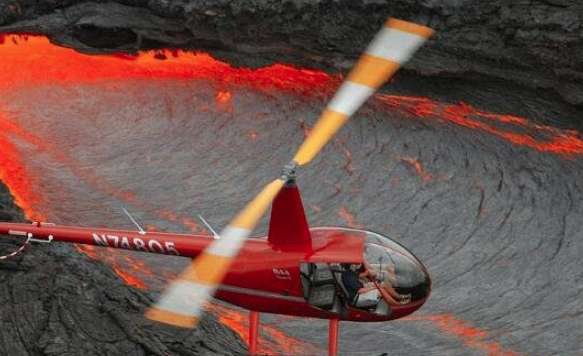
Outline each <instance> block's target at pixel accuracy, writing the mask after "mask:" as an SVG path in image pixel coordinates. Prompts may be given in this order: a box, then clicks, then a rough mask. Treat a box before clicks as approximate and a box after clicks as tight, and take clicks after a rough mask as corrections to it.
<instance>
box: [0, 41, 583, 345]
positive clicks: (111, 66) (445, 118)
mask: <svg viewBox="0 0 583 356" xmlns="http://www.w3.org/2000/svg"><path fill="white" fill-rule="evenodd" d="M0 58H1V60H0V90H15V89H18V88H25V87H35V86H39V85H45V84H51V85H55V84H57V85H77V84H83V83H94V82H103V81H107V80H111V79H119V80H128V79H147V80H157V79H176V80H206V81H210V82H212V83H216V84H217V87H218V88H222V87H223V85H224V84H228V85H231V86H233V85H237V86H244V87H247V88H250V89H253V90H257V91H261V92H266V93H273V91H278V92H282V93H293V94H299V95H304V96H311V97H314V96H316V97H320V96H322V97H329V96H330V95H331V94H332V93H333V91H334V90H335V89H336V88H337V87H338V85H339V84H340V82H341V77H340V76H333V75H329V74H326V73H324V72H321V71H314V70H306V69H300V68H295V67H291V66H286V65H280V64H276V65H272V66H268V67H265V68H260V69H247V68H235V67H232V66H230V65H229V64H227V63H224V62H221V61H218V60H216V59H214V58H212V57H211V56H210V55H208V54H205V53H190V52H183V51H164V50H157V51H152V52H143V53H140V54H138V55H135V56H134V55H123V54H120V55H102V56H88V55H84V54H80V53H78V52H75V51H73V50H71V49H67V48H61V47H57V46H54V45H52V44H51V43H50V42H49V41H48V40H47V39H46V38H44V37H40V36H14V35H8V36H5V35H0ZM375 98H376V103H377V104H378V103H380V104H381V105H384V107H385V109H386V108H387V107H388V108H390V109H391V110H399V111H402V112H404V113H407V114H408V115H410V116H411V117H414V118H420V119H431V120H439V121H442V122H447V123H451V124H455V125H457V126H461V127H464V128H467V129H472V130H478V131H481V132H484V133H487V134H489V135H493V136H495V137H498V138H499V139H502V140H505V141H507V142H509V143H511V144H513V145H517V146H521V147H526V148H529V149H534V150H537V151H540V152H547V153H552V154H557V155H561V156H564V157H572V156H574V155H582V154H583V139H582V138H581V135H580V134H579V133H578V132H576V131H572V130H562V129H558V128H554V127H550V126H545V125H540V124H535V123H533V122H531V121H529V120H527V119H526V118H522V117H517V116H512V115H504V114H493V113H487V112H484V111H481V110H478V109H476V108H473V107H471V106H469V105H467V104H464V103H460V104H448V103H439V102H436V101H433V100H431V99H428V98H420V97H403V96H394V95H383V94H381V95H377V96H376V97H375ZM215 101H216V102H215V104H216V105H217V106H224V107H227V108H230V107H231V105H233V95H232V93H231V92H230V91H227V90H223V89H221V90H219V91H218V92H217V94H216V96H215ZM167 109H168V111H169V112H171V111H172V105H171V103H167ZM303 128H304V130H305V133H306V135H307V134H309V127H308V126H307V125H304V126H303ZM249 137H250V139H251V140H256V139H257V138H258V134H257V133H256V132H251V133H249ZM15 139H16V140H19V141H23V142H26V143H28V144H30V145H32V146H34V147H35V148H36V149H37V150H38V151H39V152H43V153H46V154H49V155H50V156H51V157H53V158H54V159H55V160H56V161H57V162H59V163H60V164H62V165H63V166H65V167H67V168H68V169H70V170H71V171H72V172H73V174H75V175H76V176H77V177H78V178H79V179H81V180H83V181H85V182H87V183H88V184H90V185H91V186H92V187H93V188H95V189H96V190H98V191H100V192H102V193H104V194H107V195H109V196H112V197H115V198H117V199H119V200H121V201H123V202H126V203H128V204H131V205H134V206H137V207H141V208H143V209H144V210H148V211H152V210H153V209H150V208H151V207H150V206H149V204H148V203H147V202H146V201H145V200H144V199H143V198H140V197H138V196H136V195H135V194H134V193H133V192H130V191H127V190H125V189H123V188H120V187H117V186H115V185H113V184H112V183H111V182H109V181H107V180H106V179H104V178H103V177H100V176H99V175H98V174H97V173H96V172H94V171H92V170H91V169H87V167H84V166H83V165H81V164H80V163H79V162H77V161H76V160H74V159H73V158H72V157H70V156H69V155H67V154H66V153H64V152H62V151H61V150H59V148H58V147H55V146H52V145H51V144H50V143H47V140H46V139H42V138H40V137H37V136H35V135H34V134H33V133H32V132H30V131H29V130H28V129H25V128H24V127H21V126H19V125H18V124H16V121H14V120H12V119H11V118H10V117H9V116H8V113H6V112H4V111H3V110H2V108H0V180H2V181H3V182H4V183H6V185H7V186H8V188H9V189H10V191H11V193H12V194H13V196H14V197H15V201H16V203H17V204H18V205H19V206H20V207H21V208H22V209H23V210H24V212H25V213H26V215H27V217H28V218H30V219H35V220H44V218H43V214H41V212H39V211H37V210H36V209H35V206H37V205H39V202H40V201H41V200H42V192H40V191H39V192H37V191H35V190H34V189H33V187H36V186H37V184H36V182H35V180H34V178H33V176H34V175H31V174H30V172H28V171H27V170H26V168H25V166H24V164H23V162H24V160H25V158H24V157H22V156H21V153H20V152H19V150H18V148H17V146H16V145H15V144H14V142H13V140H15ZM339 144H340V145H341V146H342V149H343V150H344V151H343V152H344V155H345V157H346V162H347V163H346V165H345V167H344V168H345V170H346V171H347V172H349V173H350V172H351V171H352V170H353V167H352V153H351V152H350V151H349V150H348V149H347V148H345V147H344V146H343V143H342V142H340V143H339ZM403 161H404V162H406V163H408V164H409V165H411V167H413V169H415V171H416V173H417V174H419V176H420V177H421V178H422V179H423V181H428V180H430V179H431V174H429V173H428V172H427V171H426V170H425V169H424V167H423V165H422V164H421V162H420V161H419V160H418V159H415V158H410V157H406V158H404V159H403ZM398 183H399V182H398V181H394V182H393V181H392V182H391V184H392V185H394V186H397V185H398ZM338 189H340V188H338ZM312 210H314V211H315V212H318V211H320V210H321V208H319V207H317V206H312ZM154 211H155V212H154V213H155V214H156V215H157V216H159V217H162V218H164V219H167V220H171V221H175V222H178V223H181V224H183V225H184V226H187V227H189V228H190V229H191V230H193V231H199V230H200V228H199V226H198V224H197V223H196V222H195V221H194V220H192V219H191V218H190V217H187V216H181V215H178V214H176V213H174V212H172V211H169V210H166V209H158V210H155V209H154ZM338 214H339V216H340V217H341V218H342V219H344V220H345V221H346V223H347V224H348V225H350V226H353V227H360V225H359V224H358V223H357V221H356V218H355V217H354V216H353V215H352V214H351V213H350V212H349V211H348V209H347V208H346V207H342V208H341V210H340V211H339V213H338ZM80 249H82V250H83V251H84V252H85V253H86V254H88V255H89V256H92V257H98V258H99V259H106V258H108V262H109V263H110V264H112V266H113V268H114V270H115V271H116V272H117V273H118V275H119V276H120V277H121V278H122V279H124V281H126V283H128V284H130V285H133V286H136V287H138V288H142V289H143V288H146V287H147V285H146V283H145V282H144V281H143V280H141V279H139V278H137V277H136V276H135V275H136V274H135V272H136V271H139V272H140V273H141V275H144V274H146V275H147V273H152V272H151V271H150V270H149V269H148V268H147V266H145V265H144V264H142V263H141V262H140V261H139V260H134V259H131V258H130V257H125V259H126V260H124V261H119V260H116V258H115V257H114V255H112V254H108V253H99V255H97V254H96V249H93V248H89V247H80ZM106 256H107V257H106ZM122 262H123V263H122ZM134 268H135V269H134ZM211 311H213V312H215V313H217V315H218V316H219V318H220V320H221V321H222V322H223V323H225V324H227V325H229V326H230V327H231V328H233V330H235V331H237V332H238V333H239V334H240V335H241V336H242V337H243V338H244V339H246V333H247V324H246V323H247V318H246V316H245V315H244V314H241V313H240V312H238V311H235V310H231V309H229V308H226V307H223V306H213V307H211ZM407 320H410V321H414V320H424V321H430V322H431V323H433V324H434V325H436V326H437V327H439V328H440V330H442V331H443V332H446V333H448V334H450V335H454V336H456V337H459V338H460V339H461V340H462V341H463V342H464V344H466V345H467V346H468V347H471V348H475V349H477V350H480V351H483V352H487V353H488V354H492V355H494V354H506V355H514V353H512V352H510V351H506V350H504V349H503V348H502V347H501V346H500V344H498V343H496V342H493V341H486V340H489V339H490V338H489V336H488V333H487V332H486V331H483V330H479V329H477V328H475V327H472V326H470V325H469V324H468V323H466V322H464V321H461V320H459V319H456V318H455V317H454V316H452V315H430V316H417V317H410V318H408V319H407ZM263 330H264V335H266V336H267V339H266V340H263V343H262V344H261V350H262V352H268V351H273V350H281V351H283V352H284V353H291V354H294V353H296V354H297V353H310V352H311V351H309V350H312V349H311V346H310V345H306V344H305V343H302V342H301V341H298V340H295V339H293V338H290V337H289V336H286V335H284V334H283V333H282V332H281V331H279V330H278V329H276V328H274V327H271V326H266V327H265V328H264V329H263ZM306 350H308V351H306Z"/></svg>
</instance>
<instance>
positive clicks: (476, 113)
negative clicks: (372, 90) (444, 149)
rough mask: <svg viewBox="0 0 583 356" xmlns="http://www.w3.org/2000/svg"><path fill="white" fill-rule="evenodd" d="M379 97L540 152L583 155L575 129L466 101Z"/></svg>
mask: <svg viewBox="0 0 583 356" xmlns="http://www.w3.org/2000/svg"><path fill="white" fill-rule="evenodd" d="M377 99H378V100H380V101H381V102H383V103H385V104H387V105H389V106H390V107H391V108H395V109H399V110H401V111H403V112H406V113H409V114H411V115H413V116H415V117H420V118H436V119H440V120H444V121H447V122H451V123H454V124H456V125H459V126H463V127H466V128H470V129H474V130H479V131H482V132H485V133H488V134H491V135H493V136H496V137H499V138H501V139H504V140H506V141H508V142H510V143H512V144H515V145H518V146H523V147H528V148H531V149H535V150H537V151H540V152H547V153H554V154H558V155H562V156H564V157H572V156H574V155H582V154H583V138H582V137H581V134H580V133H579V132H577V131H576V130H565V129H558V128H555V127H551V126H545V125H540V124H535V123H532V122H530V121H528V120H527V119H525V118H522V117H518V116H512V115H503V114H493V113H487V112H484V111H481V110H478V109H476V108H474V107H472V106H470V105H468V104H465V103H459V104H447V103H436V102H434V101H432V100H431V99H428V98H421V97H405V96H394V95H378V96H377Z"/></svg>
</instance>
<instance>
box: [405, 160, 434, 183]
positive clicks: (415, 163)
mask: <svg viewBox="0 0 583 356" xmlns="http://www.w3.org/2000/svg"><path fill="white" fill-rule="evenodd" d="M401 161H403V162H405V163H407V164H409V165H410V166H411V167H413V168H414V169H415V172H416V173H417V175H418V176H419V177H421V180H423V182H425V183H427V182H429V181H430V180H431V179H432V178H433V177H432V176H431V174H430V173H428V172H427V171H426V170H425V168H424V167H423V165H422V164H421V162H420V161H419V159H417V158H412V157H404V158H401Z"/></svg>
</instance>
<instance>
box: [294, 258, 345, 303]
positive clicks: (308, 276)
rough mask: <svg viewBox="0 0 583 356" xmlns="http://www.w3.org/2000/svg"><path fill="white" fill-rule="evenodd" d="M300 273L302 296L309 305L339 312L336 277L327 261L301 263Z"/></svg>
mask: <svg viewBox="0 0 583 356" xmlns="http://www.w3.org/2000/svg"><path fill="white" fill-rule="evenodd" d="M300 275H301V280H302V288H303V291H304V298H305V299H306V301H307V302H308V303H309V304H310V305H313V306H314V307H316V308H319V309H324V310H327V311H330V312H333V313H338V312H340V306H341V302H340V300H339V298H338V295H337V293H336V279H335V278H334V274H333V272H332V270H331V269H330V266H329V265H328V264H327V263H302V264H300Z"/></svg>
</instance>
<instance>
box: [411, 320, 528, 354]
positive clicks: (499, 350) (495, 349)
mask: <svg viewBox="0 0 583 356" xmlns="http://www.w3.org/2000/svg"><path fill="white" fill-rule="evenodd" d="M403 320H410V321H416V320H423V321H430V322H431V323H433V324H434V325H436V326H437V327H439V328H440V329H441V330H442V331H444V332H446V333H448V334H451V335H455V336H457V337H459V338H460V340H461V341H462V342H463V343H464V344H465V345H466V346H468V347H470V348H473V349H475V350H478V351H482V352H485V353H486V354H487V355H489V356H518V355H519V354H518V353H516V352H514V351H510V350H506V349H504V348H503V347H502V345H500V344H499V343H497V342H495V341H488V338H489V335H488V333H487V332H486V331H484V330H481V329H478V328H476V327H474V326H471V325H470V324H469V323H468V322H466V321H463V320H460V319H458V318H456V317H455V316H454V315H451V314H436V315H411V316H408V317H406V318H404V319H403Z"/></svg>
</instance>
